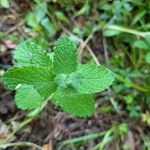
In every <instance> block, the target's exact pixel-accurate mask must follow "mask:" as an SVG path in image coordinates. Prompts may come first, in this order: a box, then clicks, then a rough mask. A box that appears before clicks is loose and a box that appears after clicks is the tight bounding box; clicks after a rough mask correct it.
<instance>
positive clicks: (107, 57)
mask: <svg viewBox="0 0 150 150" xmlns="http://www.w3.org/2000/svg"><path fill="white" fill-rule="evenodd" d="M102 39H103V49H104V58H105V61H106V64H107V66H109V55H108V48H107V41H106V38H105V37H104V36H103V33H102ZM107 92H108V95H110V93H111V92H112V90H111V88H108V90H107ZM110 102H111V104H112V105H113V107H114V108H115V110H116V112H119V108H118V106H117V104H116V102H115V100H114V98H113V97H111V98H110Z"/></svg>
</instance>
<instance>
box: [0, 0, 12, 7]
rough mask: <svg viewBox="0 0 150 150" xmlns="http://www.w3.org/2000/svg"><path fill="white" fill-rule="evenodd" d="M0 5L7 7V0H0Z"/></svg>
mask: <svg viewBox="0 0 150 150" xmlns="http://www.w3.org/2000/svg"><path fill="white" fill-rule="evenodd" d="M0 6H2V7H4V8H9V6H10V5H9V0H0Z"/></svg>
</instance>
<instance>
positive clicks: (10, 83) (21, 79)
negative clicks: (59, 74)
mask: <svg viewBox="0 0 150 150" xmlns="http://www.w3.org/2000/svg"><path fill="white" fill-rule="evenodd" d="M54 77H55V75H54V74H53V72H52V68H44V67H37V66H23V67H12V68H10V69H8V70H7V71H6V73H5V74H4V83H5V84H6V85H7V87H8V88H9V89H11V90H14V89H15V88H16V86H17V85H18V84H27V85H33V87H34V88H35V89H36V90H37V91H38V92H39V93H40V94H41V95H42V96H43V97H48V96H49V95H50V94H52V93H53V92H54V91H55V89H56V84H55V82H54V81H53V80H54Z"/></svg>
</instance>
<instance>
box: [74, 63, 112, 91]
mask: <svg viewBox="0 0 150 150" xmlns="http://www.w3.org/2000/svg"><path fill="white" fill-rule="evenodd" d="M76 73H77V75H78V81H79V83H80V84H78V86H77V87H76V88H77V91H78V92H79V93H81V94H91V93H96V92H101V91H103V90H105V89H106V88H108V87H109V86H110V85H111V84H112V82H113V80H114V77H113V75H112V73H111V72H110V71H109V70H108V69H106V68H105V67H103V66H96V65H89V64H86V65H79V66H78V68H77V72H76Z"/></svg>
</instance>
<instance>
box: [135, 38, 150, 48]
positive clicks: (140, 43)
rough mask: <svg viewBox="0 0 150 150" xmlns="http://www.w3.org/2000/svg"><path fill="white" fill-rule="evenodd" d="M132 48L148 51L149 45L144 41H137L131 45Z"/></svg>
mask: <svg viewBox="0 0 150 150" xmlns="http://www.w3.org/2000/svg"><path fill="white" fill-rule="evenodd" d="M133 47H136V48H140V49H150V47H149V45H148V44H147V43H146V42H145V41H144V40H137V41H135V42H134V43H133Z"/></svg>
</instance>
